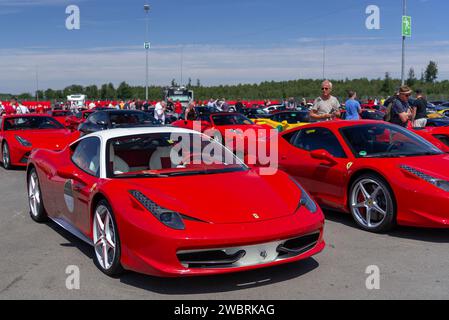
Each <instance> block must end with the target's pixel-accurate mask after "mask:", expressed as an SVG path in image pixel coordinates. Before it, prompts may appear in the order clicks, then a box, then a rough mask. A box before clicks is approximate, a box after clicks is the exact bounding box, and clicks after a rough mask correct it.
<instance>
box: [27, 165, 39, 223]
mask: <svg viewBox="0 0 449 320" xmlns="http://www.w3.org/2000/svg"><path fill="white" fill-rule="evenodd" d="M28 198H29V203H30V209H31V214H32V215H33V216H34V217H37V216H38V215H39V208H40V204H41V193H40V189H39V180H38V178H37V174H36V171H33V172H32V173H31V175H30V179H29V182H28Z"/></svg>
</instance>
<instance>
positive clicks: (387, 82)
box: [380, 72, 394, 95]
mask: <svg viewBox="0 0 449 320" xmlns="http://www.w3.org/2000/svg"><path fill="white" fill-rule="evenodd" d="M393 90H394V88H393V81H392V79H391V77H390V73H389V72H386V73H385V78H384V80H383V83H382V87H381V88H380V92H381V93H382V94H384V95H390V94H391V93H392V92H393Z"/></svg>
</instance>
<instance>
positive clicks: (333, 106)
mask: <svg viewBox="0 0 449 320" xmlns="http://www.w3.org/2000/svg"><path fill="white" fill-rule="evenodd" d="M321 91H322V94H321V96H319V97H318V98H316V99H315V103H314V104H313V107H312V108H311V109H310V113H309V116H310V118H312V119H314V120H318V121H327V120H332V119H335V118H339V117H340V115H341V113H340V103H339V102H338V100H337V98H335V97H334V96H332V95H331V93H332V82H330V81H329V80H325V81H323V83H322V84H321Z"/></svg>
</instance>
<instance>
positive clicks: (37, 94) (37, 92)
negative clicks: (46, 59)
mask: <svg viewBox="0 0 449 320" xmlns="http://www.w3.org/2000/svg"><path fill="white" fill-rule="evenodd" d="M36 101H39V67H38V66H36Z"/></svg>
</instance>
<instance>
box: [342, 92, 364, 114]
mask: <svg viewBox="0 0 449 320" xmlns="http://www.w3.org/2000/svg"><path fill="white" fill-rule="evenodd" d="M348 97H349V99H348V100H347V101H346V103H345V105H346V120H359V119H360V115H359V114H360V113H361V112H362V108H361V107H360V103H359V102H358V101H357V100H356V98H357V93H356V92H355V91H348Z"/></svg>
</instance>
